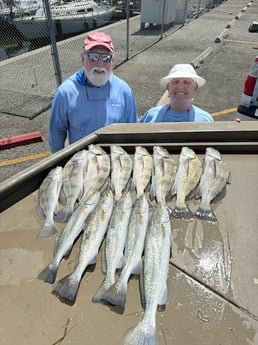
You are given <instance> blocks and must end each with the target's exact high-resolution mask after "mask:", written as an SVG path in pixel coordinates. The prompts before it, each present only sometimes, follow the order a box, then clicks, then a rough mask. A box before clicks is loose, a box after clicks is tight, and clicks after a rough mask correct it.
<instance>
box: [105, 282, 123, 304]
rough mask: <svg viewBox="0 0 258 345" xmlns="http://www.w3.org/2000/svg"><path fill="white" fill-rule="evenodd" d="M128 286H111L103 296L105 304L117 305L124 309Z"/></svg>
mask: <svg viewBox="0 0 258 345" xmlns="http://www.w3.org/2000/svg"><path fill="white" fill-rule="evenodd" d="M126 294H127V285H124V284H123V285H122V286H121V285H118V284H116V283H115V284H113V285H111V286H110V287H109V288H108V289H107V290H106V291H105V292H104V293H103V294H102V296H101V302H102V303H103V304H110V305H116V306H119V307H122V308H124V306H125V303H126Z"/></svg>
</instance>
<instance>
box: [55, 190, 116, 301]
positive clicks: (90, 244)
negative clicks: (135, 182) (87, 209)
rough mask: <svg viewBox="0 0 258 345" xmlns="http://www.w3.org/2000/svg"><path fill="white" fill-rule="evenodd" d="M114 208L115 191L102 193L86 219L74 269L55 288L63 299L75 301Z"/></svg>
mask: <svg viewBox="0 0 258 345" xmlns="http://www.w3.org/2000/svg"><path fill="white" fill-rule="evenodd" d="M112 209H113V193H112V192H111V191H109V192H107V193H104V194H103V195H102V197H101V199H100V200H99V203H98V205H97V206H96V207H95V209H94V210H93V211H92V213H91V214H90V216H89V217H88V219H87V221H86V224H85V227H84V230H83V236H82V240H81V244H80V250H79V255H78V259H77V264H76V267H75V269H74V271H73V272H72V273H71V274H69V275H67V276H66V277H64V278H62V279H61V280H59V281H58V282H57V283H56V285H55V287H54V289H53V293H54V294H55V295H57V296H58V297H59V298H60V299H61V300H62V301H64V302H66V303H68V304H73V303H74V301H75V299H76V296H77V293H78V289H79V285H80V282H81V278H82V275H83V273H84V272H85V270H86V268H87V267H88V266H89V265H92V264H95V263H96V262H97V256H98V251H99V248H100V245H101V243H102V241H103V238H104V236H105V233H106V231H107V228H108V223H109V220H110V217H111V214H112Z"/></svg>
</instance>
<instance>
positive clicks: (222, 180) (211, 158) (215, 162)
mask: <svg viewBox="0 0 258 345" xmlns="http://www.w3.org/2000/svg"><path fill="white" fill-rule="evenodd" d="M227 183H231V173H230V171H229V169H228V168H227V165H226V163H225V162H224V161H223V160H222V158H221V155H220V152H219V151H218V150H216V149H214V148H212V147H207V149H206V152H205V157H204V166H203V172H202V176H201V180H200V184H199V186H198V189H197V191H196V198H199V197H200V198H201V203H200V206H199V208H198V209H197V210H196V212H195V217H196V218H198V219H202V220H205V221H208V222H211V223H217V222H218V220H217V217H216V216H215V214H214V212H213V211H212V209H211V203H212V202H216V201H218V200H221V199H222V198H223V197H224V196H225V194H226V184H227Z"/></svg>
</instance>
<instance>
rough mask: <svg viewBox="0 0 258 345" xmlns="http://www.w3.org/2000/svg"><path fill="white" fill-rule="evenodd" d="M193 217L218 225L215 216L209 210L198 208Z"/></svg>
mask: <svg viewBox="0 0 258 345" xmlns="http://www.w3.org/2000/svg"><path fill="white" fill-rule="evenodd" d="M194 216H195V218H197V219H200V220H205V221H207V222H209V223H213V224H216V223H218V220H217V217H216V216H215V214H214V213H213V211H212V210H211V209H203V208H201V207H199V208H198V209H197V210H196V212H195V214H194Z"/></svg>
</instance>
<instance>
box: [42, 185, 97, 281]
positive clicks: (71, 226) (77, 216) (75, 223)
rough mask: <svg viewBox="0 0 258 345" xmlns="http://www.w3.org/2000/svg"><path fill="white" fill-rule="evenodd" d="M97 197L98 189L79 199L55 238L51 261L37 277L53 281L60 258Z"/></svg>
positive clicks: (70, 245)
mask: <svg viewBox="0 0 258 345" xmlns="http://www.w3.org/2000/svg"><path fill="white" fill-rule="evenodd" d="M99 198H100V192H99V191H98V192H96V193H94V194H92V195H91V196H86V197H85V198H83V199H82V200H81V201H80V204H79V206H78V207H77V208H76V210H75V211H74V212H73V214H72V216H71V218H70V219H69V221H68V223H66V225H65V227H64V229H63V231H62V233H61V235H60V236H59V238H58V239H57V242H56V246H55V251H54V257H53V259H52V261H51V262H50V264H49V265H48V266H47V267H46V268H44V270H43V271H42V272H41V273H40V274H39V275H38V279H40V280H43V281H44V282H46V283H50V284H52V283H54V281H55V279H56V274H57V270H58V266H59V264H60V262H61V260H62V259H63V257H65V256H68V255H69V254H70V252H71V250H72V247H73V243H74V241H75V240H76V238H77V237H78V236H79V235H80V233H81V231H82V229H83V226H84V223H85V220H86V219H87V217H88V216H89V215H90V213H91V212H92V211H93V210H94V208H95V207H96V205H97V203H98V201H99Z"/></svg>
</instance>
